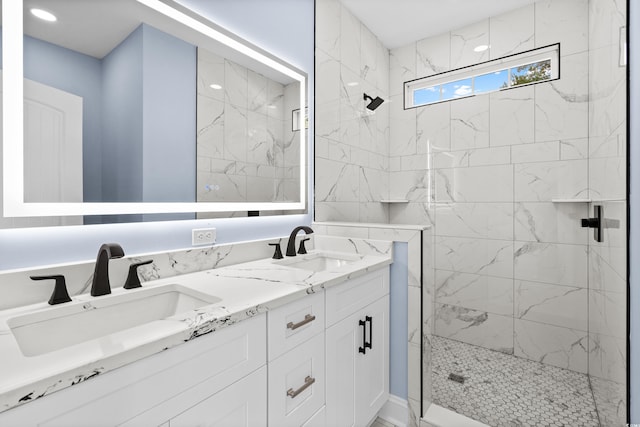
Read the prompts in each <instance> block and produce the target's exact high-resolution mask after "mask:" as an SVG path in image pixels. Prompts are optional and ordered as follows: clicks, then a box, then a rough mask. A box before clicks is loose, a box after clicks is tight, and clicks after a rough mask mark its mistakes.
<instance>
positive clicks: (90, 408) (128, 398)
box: [0, 314, 267, 427]
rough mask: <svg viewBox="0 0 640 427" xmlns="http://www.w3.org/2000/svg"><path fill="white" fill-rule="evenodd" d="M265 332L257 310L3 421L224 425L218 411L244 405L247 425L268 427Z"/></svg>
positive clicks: (234, 411)
mask: <svg viewBox="0 0 640 427" xmlns="http://www.w3.org/2000/svg"><path fill="white" fill-rule="evenodd" d="M265 331H266V315H264V314H262V315H258V316H256V317H253V318H251V319H247V320H244V321H242V322H240V323H238V324H236V325H233V326H229V327H227V328H224V329H221V330H219V331H216V332H214V333H212V334H209V335H206V336H203V337H200V338H197V339H195V340H193V341H191V342H188V343H185V344H184V345H180V346H177V347H175V348H172V349H170V350H167V351H164V352H161V353H158V354H155V355H153V356H150V357H147V358H145V359H142V360H139V361H137V362H134V363H131V364H128V365H125V366H122V367H121V368H119V369H115V370H113V371H111V372H109V373H107V374H104V375H98V376H97V377H95V378H92V379H91V380H90V381H86V382H82V383H80V384H77V385H75V386H73V387H71V388H69V389H66V390H62V391H60V392H58V393H52V394H51V395H49V396H46V397H43V398H41V399H38V400H35V401H33V402H30V403H28V404H26V405H22V406H19V407H17V408H14V409H12V410H9V411H7V412H4V413H1V414H0V425H2V426H4V425H6V426H12V427H14V426H15V427H17V426H36V425H37V426H47V427H50V426H64V427H71V426H82V427H86V426H92V427H94V426H115V425H123V426H143V425H144V426H154V425H155V426H159V425H171V426H172V425H219V426H220V427H223V426H224V427H226V426H227V424H226V423H224V422H223V421H224V419H225V418H224V417H223V418H222V419H220V420H217V416H218V414H217V413H216V412H215V408H226V409H227V410H228V412H226V413H225V414H223V415H226V416H229V417H231V418H227V420H229V419H237V420H239V418H233V417H242V416H243V413H242V411H243V409H242V408H246V412H247V416H248V419H247V420H246V421H247V423H246V425H251V426H261V425H262V426H264V425H266V422H265V420H266V415H267V414H266V398H265V391H266V388H267V384H266V353H267V346H266V336H265V335H266V334H265ZM245 387H246V388H245ZM249 389H251V390H252V392H251V393H248V390H249ZM256 392H257V394H256ZM240 419H241V418H240ZM185 420H186V421H185ZM216 420H217V421H219V422H218V423H217V424H216V422H215V421H216ZM253 420H255V422H254V421H253ZM167 423H168V424H167ZM237 425H239V426H241V425H244V424H242V423H239V424H237Z"/></svg>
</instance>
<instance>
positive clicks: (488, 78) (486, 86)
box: [473, 70, 509, 93]
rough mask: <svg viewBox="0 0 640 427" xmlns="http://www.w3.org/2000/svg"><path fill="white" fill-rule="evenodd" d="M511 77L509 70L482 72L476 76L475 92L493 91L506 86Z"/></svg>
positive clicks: (474, 81)
mask: <svg viewBox="0 0 640 427" xmlns="http://www.w3.org/2000/svg"><path fill="white" fill-rule="evenodd" d="M508 79H509V72H508V70H500V71H495V72H493V73H488V74H482V75H480V76H476V77H474V80H473V84H474V86H473V89H474V93H483V92H492V91H494V90H499V89H500V88H501V87H506V85H507V80H508Z"/></svg>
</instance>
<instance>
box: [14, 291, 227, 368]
mask: <svg viewBox="0 0 640 427" xmlns="http://www.w3.org/2000/svg"><path fill="white" fill-rule="evenodd" d="M219 301H221V300H220V298H217V297H213V296H210V295H207V294H204V293H202V292H198V291H196V290H193V289H190V288H186V287H184V286H180V285H176V284H171V285H161V286H156V287H149V288H139V289H134V290H128V291H123V292H118V293H114V294H110V295H105V296H102V297H97V298H87V299H85V300H83V301H73V302H70V303H65V304H60V305H58V306H55V307H51V308H47V309H44V310H40V311H37V312H33V313H29V314H24V315H20V316H16V317H13V318H11V319H8V320H7V325H8V326H9V328H11V332H12V333H13V335H14V337H15V339H16V341H17V343H18V346H19V347H20V350H21V351H22V354H24V355H25V356H37V355H40V354H44V353H48V352H50V351H54V350H58V349H61V348H64V347H68V346H71V345H74V344H79V343H82V342H85V341H89V340H92V339H96V338H100V337H104V336H106V335H109V334H112V333H115V332H119V331H124V330H126V329H130V328H134V327H136V326H141V325H145V324H148V323H150V322H153V321H155V320H162V319H167V318H170V317H172V316H176V315H180V314H182V313H186V312H188V311H191V310H195V309H197V308H199V307H203V306H205V305H209V304H215V303H216V302H219Z"/></svg>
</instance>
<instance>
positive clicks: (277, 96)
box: [267, 79, 291, 121]
mask: <svg viewBox="0 0 640 427" xmlns="http://www.w3.org/2000/svg"><path fill="white" fill-rule="evenodd" d="M284 92H285V88H284V86H283V85H282V84H281V83H278V82H276V81H274V80H270V79H269V80H267V116H268V117H269V118H272V119H278V120H280V121H284V120H285V111H284ZM288 114H291V113H290V112H287V118H288V117H289V116H288Z"/></svg>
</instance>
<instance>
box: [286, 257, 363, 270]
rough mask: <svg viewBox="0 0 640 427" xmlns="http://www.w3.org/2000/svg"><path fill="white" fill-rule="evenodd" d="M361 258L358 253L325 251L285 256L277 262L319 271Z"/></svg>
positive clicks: (351, 262) (338, 266)
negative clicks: (330, 252)
mask: <svg viewBox="0 0 640 427" xmlns="http://www.w3.org/2000/svg"><path fill="white" fill-rule="evenodd" d="M360 259H362V257H361V256H359V255H350V254H339V255H338V254H327V253H309V254H306V255H298V256H296V257H292V258H286V259H283V260H281V261H279V262H278V264H280V265H286V266H287V267H293V268H300V269H302V270H308V271H314V272H320V271H331V270H335V269H337V268H340V267H343V266H345V265H349V264H353V263H354V262H356V261H359V260H360Z"/></svg>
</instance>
